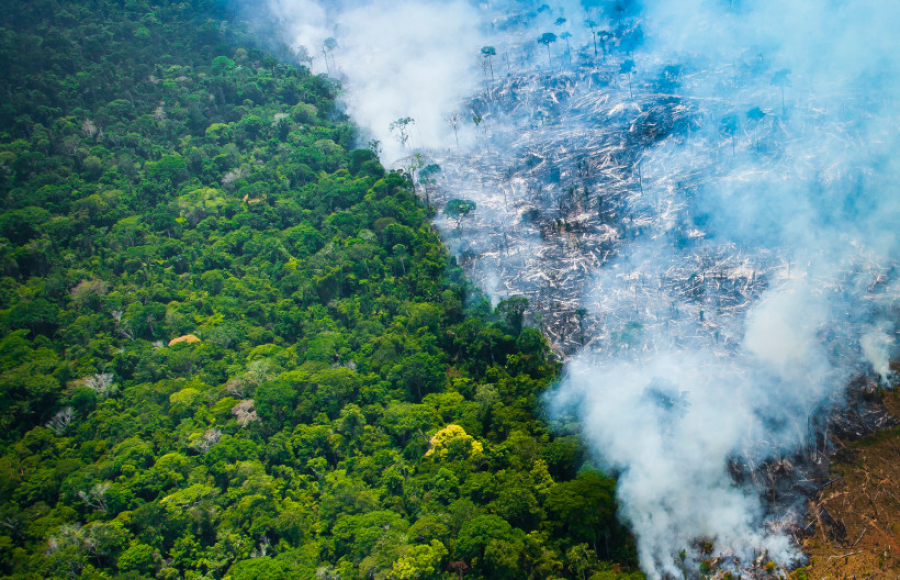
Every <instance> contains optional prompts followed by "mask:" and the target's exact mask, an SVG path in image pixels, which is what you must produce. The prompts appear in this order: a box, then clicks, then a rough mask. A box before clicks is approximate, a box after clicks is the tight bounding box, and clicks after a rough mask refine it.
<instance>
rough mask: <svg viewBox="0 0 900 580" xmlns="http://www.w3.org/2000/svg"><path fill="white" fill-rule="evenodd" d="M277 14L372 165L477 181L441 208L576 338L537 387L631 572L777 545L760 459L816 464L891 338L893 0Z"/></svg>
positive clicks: (505, 282)
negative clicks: (612, 505) (607, 477)
mask: <svg viewBox="0 0 900 580" xmlns="http://www.w3.org/2000/svg"><path fill="white" fill-rule="evenodd" d="M271 9H272V13H273V14H274V15H275V16H276V18H277V19H279V21H280V22H281V23H282V25H283V29H284V31H285V34H286V35H287V38H288V40H289V42H290V43H291V44H292V45H293V46H297V47H299V46H306V47H307V49H308V50H309V53H310V54H312V55H314V56H315V60H314V62H313V66H314V68H315V69H316V70H318V71H325V70H326V68H327V69H328V70H329V71H330V72H331V73H332V74H333V75H335V76H339V77H341V78H342V79H343V80H344V86H345V87H346V88H347V95H346V102H347V104H348V108H349V110H350V112H351V113H352V114H353V115H354V117H355V119H356V121H357V122H358V123H360V124H361V125H362V126H363V127H364V129H366V131H367V132H368V133H369V134H370V135H371V136H373V137H375V138H377V139H379V140H381V141H382V143H383V146H384V150H383V153H384V159H385V161H386V162H392V161H394V160H396V159H397V158H399V157H404V156H408V155H410V154H411V153H413V152H420V153H422V154H423V155H428V156H431V157H432V158H433V159H434V160H436V161H438V162H440V164H441V165H442V166H443V172H442V178H441V180H442V181H441V183H440V184H439V185H440V189H438V190H433V189H432V190H431V191H430V193H431V199H432V201H436V202H437V204H438V206H439V209H440V205H441V203H443V202H445V201H446V200H447V199H448V198H454V197H457V198H467V199H472V200H474V201H476V202H477V209H476V211H475V212H474V213H473V214H472V215H471V216H466V217H465V218H464V219H450V218H447V217H442V216H439V218H438V220H437V224H438V226H439V227H440V228H442V231H443V233H444V235H445V239H446V240H447V242H448V244H449V245H450V247H451V249H452V250H453V251H454V252H456V253H457V255H459V256H460V258H461V260H462V261H463V263H464V264H465V265H466V266H467V268H468V269H469V271H470V273H471V274H472V275H473V276H475V277H476V279H477V280H478V281H479V282H480V283H481V284H482V286H483V287H484V288H485V290H486V291H488V292H489V293H491V294H492V295H493V296H495V297H496V298H498V299H502V298H504V297H506V296H507V295H510V294H524V295H526V296H528V297H529V299H530V300H531V304H532V307H533V308H534V310H535V312H534V317H533V320H534V322H535V323H538V324H541V326H542V328H543V329H544V330H545V331H546V332H547V333H548V335H549V336H550V337H551V339H552V340H553V342H554V344H555V345H556V346H557V347H558V348H559V349H560V350H561V351H564V352H567V353H570V354H573V356H572V357H571V358H570V359H569V360H568V365H567V370H566V377H565V380H564V381H563V383H562V385H561V386H560V387H559V388H558V389H557V390H556V391H555V392H553V393H552V394H551V395H550V396H549V397H548V405H549V408H550V409H551V412H552V413H553V414H554V416H555V417H557V418H559V419H560V420H561V421H567V420H569V419H572V418H574V419H575V420H576V421H577V424H578V425H580V429H581V431H582V432H583V433H584V435H585V437H586V440H587V441H588V442H589V443H590V444H591V445H592V447H593V449H594V450H595V451H596V453H597V458H598V461H599V462H600V463H601V464H602V465H604V466H605V467H606V468H608V469H611V470H614V471H615V472H616V473H617V474H618V476H619V498H620V501H621V505H622V516H623V518H625V519H626V520H627V521H628V522H629V523H630V524H631V525H632V527H633V529H634V530H635V532H636V534H637V536H638V542H639V551H640V558H641V565H642V567H643V569H644V570H645V571H646V572H647V573H648V575H649V576H650V577H651V578H659V577H661V576H663V575H666V574H670V575H678V576H680V575H681V574H682V570H683V569H684V568H686V567H690V566H691V561H692V560H694V559H695V558H696V559H699V555H698V551H697V549H696V548H695V546H696V541H697V540H698V539H700V538H704V539H709V540H712V541H714V542H715V549H714V550H715V551H714V553H715V555H718V556H722V557H725V558H726V559H727V558H731V559H732V560H731V561H732V562H733V566H734V567H738V568H740V567H747V566H752V561H753V560H754V558H756V557H757V556H761V555H763V554H764V553H766V554H767V558H772V559H775V560H776V561H777V562H779V563H781V564H788V563H790V561H791V560H793V559H794V558H796V557H797V553H796V552H795V548H793V547H792V545H791V542H790V541H789V535H788V534H787V532H786V531H784V526H785V525H786V524H788V523H791V522H793V521H795V520H796V519H797V518H798V517H799V516H800V515H801V514H799V513H794V514H790V513H784V512H781V513H772V511H771V508H767V507H766V506H765V504H764V502H763V501H762V500H761V496H762V494H763V493H764V492H765V490H766V488H767V487H771V486H772V480H771V479H767V478H766V477H765V476H764V475H763V474H762V473H763V471H765V472H766V473H771V472H772V469H768V470H767V471H766V470H763V469H762V468H761V467H760V466H764V465H768V466H772V465H777V466H778V468H777V469H776V471H778V470H781V472H782V473H789V472H790V471H791V469H792V467H791V464H790V462H796V461H801V462H802V461H816V460H817V458H818V453H817V452H813V453H810V452H809V451H808V450H809V449H810V448H816V449H817V448H818V444H817V442H816V441H815V439H816V434H815V428H814V425H815V424H816V422H817V418H821V417H822V416H824V414H826V413H827V412H828V411H830V410H831V409H833V408H834V407H835V406H837V405H839V404H840V402H841V401H842V397H843V395H842V393H843V391H844V388H845V385H846V383H847V381H848V379H849V378H850V377H851V376H852V375H853V374H855V373H859V372H861V371H865V370H866V369H874V371H875V372H877V373H880V374H881V375H882V376H886V375H887V374H888V372H889V366H888V361H889V359H890V356H891V353H892V352H893V350H894V349H895V340H896V336H897V332H896V327H895V325H894V320H896V314H897V311H896V299H897V292H896V282H895V281H896V269H897V250H898V245H897V238H896V234H895V231H896V229H897V224H898V223H900V220H898V218H900V196H898V195H897V192H896V184H897V183H898V182H900V181H898V178H900V171H898V161H897V156H896V155H895V154H894V153H895V152H896V151H897V150H898V146H900V123H898V113H897V112H896V109H895V106H894V98H895V96H896V94H897V88H898V84H897V83H898V78H897V76H898V69H897V67H896V66H895V60H896V55H897V54H900V35H896V34H895V33H894V31H893V29H892V27H893V26H894V23H896V22H900V4H896V3H893V2H885V1H883V0H858V1H854V2H849V1H826V2H822V1H820V0H795V1H793V2H783V1H779V2H775V1H774V0H646V1H645V2H644V3H643V7H642V8H641V9H640V10H638V9H637V8H636V6H635V3H633V2H626V1H624V0H622V1H619V2H587V1H585V2H581V3H576V2H569V3H567V2H548V3H547V4H542V3H539V2H529V1H525V0H521V1H513V0H509V1H506V2H498V1H493V2H486V3H480V4H477V5H476V4H474V3H466V2H463V1H462V0H459V1H455V2H439V1H436V0H432V1H424V2H422V1H420V2H411V1H410V2H400V3H388V2H379V1H373V2H365V3H362V4H360V3H349V2H348V3H347V4H346V5H342V4H340V3H333V4H317V3H315V2H311V1H306V0H298V1H295V2H290V1H288V0H271ZM548 32H552V33H553V34H554V35H555V36H554V39H553V40H552V41H550V40H549V39H545V40H547V42H545V43H544V44H540V43H538V42H537V39H538V38H539V37H540V36H541V35H542V34H545V33H548ZM595 32H603V33H604V34H601V35H597V36H593V34H594V33H595ZM330 37H334V38H335V39H336V40H337V44H338V48H332V49H330V50H329V52H328V56H327V57H326V56H324V54H323V51H322V47H323V46H324V45H325V44H326V39H327V38H330ZM485 45H491V46H492V47H494V48H495V52H496V54H495V55H487V56H482V54H481V52H480V51H481V47H482V46H485ZM326 61H327V66H326ZM404 117H411V118H414V119H415V124H410V125H409V126H408V129H409V132H408V137H409V138H408V140H407V141H406V142H405V143H404V142H403V138H402V136H401V133H400V131H398V130H394V131H392V130H391V129H390V125H391V123H392V122H394V121H396V120H397V119H402V118H404ZM448 119H451V122H449V123H448ZM455 133H456V134H458V135H459V140H460V142H459V144H457V141H456V136H455ZM422 187H433V186H428V185H423V186H422ZM867 365H869V366H867ZM800 450H804V451H803V453H798V452H799V451H800ZM787 460H790V461H787ZM682 550H685V552H682ZM679 554H684V557H682V556H680V555H679Z"/></svg>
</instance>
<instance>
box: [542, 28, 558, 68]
mask: <svg viewBox="0 0 900 580" xmlns="http://www.w3.org/2000/svg"><path fill="white" fill-rule="evenodd" d="M554 42H556V35H555V34H553V33H552V32H545V33H544V34H542V35H541V36H540V38H538V43H539V44H543V45H544V46H546V47H547V64H550V65H552V64H553V63H552V61H551V60H550V45H551V44H553V43H554Z"/></svg>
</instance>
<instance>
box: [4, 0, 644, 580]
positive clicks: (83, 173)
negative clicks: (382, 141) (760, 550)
mask: <svg viewBox="0 0 900 580" xmlns="http://www.w3.org/2000/svg"><path fill="white" fill-rule="evenodd" d="M0 26H2V28H0V55H2V61H0V64H2V66H0V80H2V83H3V86H4V87H5V92H6V94H5V96H4V98H3V99H0V131H2V133H0V203H2V214H0V330H2V339H0V408H2V409H3V414H2V417H0V426H2V429H0V577H2V578H8V579H26V578H27V579H32V578H33V579H37V578H42V579H43V578H87V579H102V578H129V579H143V578H158V579H167V580H168V579H176V578H185V579H199V578H215V579H219V578H231V579H233V580H242V579H254V578H267V579H272V580H278V579H280V578H297V579H300V578H303V579H307V578H312V577H317V578H320V579H324V578H343V579H351V578H378V579H414V578H420V579H430V578H456V577H466V578H476V579H477V578H491V579H498V580H502V579H505V578H510V579H511V578H522V577H528V578H544V579H550V578H582V579H588V578H591V579H593V580H606V579H613V578H631V577H635V578H636V577H639V574H638V573H636V572H635V573H629V571H630V570H633V562H634V553H633V546H632V543H631V540H630V538H629V535H628V534H627V532H626V531H625V530H623V529H622V528H621V526H619V525H618V524H617V523H616V520H615V516H614V511H615V508H614V503H613V493H614V483H613V481H612V480H610V479H609V478H607V477H605V476H604V475H603V474H601V473H599V472H597V471H592V470H590V469H580V468H581V467H582V466H583V464H584V457H583V454H584V453H583V450H582V448H581V447H580V445H579V443H578V441H577V438H576V437H574V436H571V435H569V436H555V435H554V434H553V433H551V432H549V431H548V427H547V425H546V424H545V423H543V422H542V421H541V420H540V419H539V418H538V417H537V416H536V412H537V410H538V397H539V395H540V393H541V392H542V391H543V390H544V389H546V388H547V386H548V384H549V382H550V381H551V380H552V378H553V377H554V376H555V374H556V373H557V372H558V365H557V364H556V363H555V362H554V360H553V358H552V357H551V355H550V354H549V352H548V349H547V343H546V341H545V340H544V338H543V337H542V336H541V335H540V333H539V332H537V331H536V330H534V329H532V328H527V327H523V326H522V323H521V310H522V309H521V304H520V303H521V300H520V299H513V300H512V301H511V302H509V303H507V304H503V303H501V305H500V308H498V309H497V310H494V309H492V308H491V306H490V304H489V303H488V302H487V301H486V300H485V299H483V298H482V297H481V296H480V295H479V294H478V293H477V291H475V290H474V289H473V288H472V287H471V286H470V285H469V283H468V282H467V281H466V280H465V278H464V277H463V274H462V272H461V270H460V269H459V268H458V267H457V266H456V264H455V262H454V261H453V260H452V259H451V258H449V257H448V255H447V252H446V250H445V249H444V248H443V247H442V245H441V243H440V241H439V240H438V238H437V237H436V235H435V233H434V231H433V229H432V228H431V226H430V225H429V222H428V217H429V216H428V215H427V212H426V209H425V207H424V206H423V204H421V203H420V202H419V200H418V199H417V198H416V196H415V195H414V192H413V190H412V188H411V184H410V182H409V180H408V179H407V178H406V177H405V176H404V175H402V174H398V173H393V172H392V173H386V172H385V170H384V168H383V167H382V166H381V165H380V164H379V162H378V159H377V158H376V157H375V155H374V154H373V153H372V152H370V151H368V150H364V149H354V143H355V142H356V139H355V129H354V127H353V126H352V125H351V124H350V123H349V122H348V120H347V119H346V118H345V116H344V115H343V114H342V113H341V112H340V110H339V108H338V107H336V105H335V92H336V86H335V85H334V83H333V82H332V81H331V80H329V79H327V78H325V77H322V76H314V75H311V74H310V73H309V71H308V70H307V69H305V68H303V67H298V66H294V65H290V64H285V62H282V61H280V60H279V59H277V58H275V57H274V56H273V55H272V54H270V53H268V52H266V51H264V50H261V49H260V48H258V47H257V46H256V45H255V44H254V42H253V39H252V38H251V37H250V36H249V35H247V34H246V33H245V32H244V31H243V29H242V28H241V26H240V25H239V24H238V23H236V22H235V21H234V20H233V19H230V15H229V14H228V13H226V12H225V11H224V10H223V9H222V8H221V7H220V6H219V5H218V3H217V2H214V1H212V0H193V1H186V2H181V3H177V2H162V1H149V0H124V1H116V0H92V1H86V2H75V1H66V0H30V1H29V2H17V3H14V4H13V5H11V6H8V7H7V8H6V10H5V12H4V13H2V14H0Z"/></svg>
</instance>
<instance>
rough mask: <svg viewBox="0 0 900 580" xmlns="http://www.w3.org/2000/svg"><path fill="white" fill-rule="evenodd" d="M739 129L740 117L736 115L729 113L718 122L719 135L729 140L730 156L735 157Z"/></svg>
mask: <svg viewBox="0 0 900 580" xmlns="http://www.w3.org/2000/svg"><path fill="white" fill-rule="evenodd" d="M740 128H741V117H740V116H739V115H738V114H737V113H729V114H728V115H725V116H724V117H722V120H721V121H720V122H719V133H721V134H722V135H723V136H725V137H728V138H730V140H731V156H732V157H734V155H735V147H736V140H737V133H738V131H739V130H740Z"/></svg>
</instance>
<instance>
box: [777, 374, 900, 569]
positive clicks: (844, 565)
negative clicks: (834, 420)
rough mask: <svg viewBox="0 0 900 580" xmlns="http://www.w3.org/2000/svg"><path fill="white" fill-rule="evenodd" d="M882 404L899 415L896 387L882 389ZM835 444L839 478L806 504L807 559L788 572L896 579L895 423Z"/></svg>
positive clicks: (898, 466) (899, 436)
mask: <svg viewBox="0 0 900 580" xmlns="http://www.w3.org/2000/svg"><path fill="white" fill-rule="evenodd" d="M884 404H885V406H886V407H887V409H888V410H889V411H890V412H891V413H893V414H894V415H897V416H898V417H900V393H898V392H892V393H887V394H886V395H885V396H884ZM835 444H836V445H837V446H838V448H839V449H840V451H839V452H838V453H837V455H836V457H835V459H834V464H833V465H832V471H833V475H832V479H836V478H840V479H837V480H836V481H833V482H831V483H829V484H827V485H825V487H823V488H822V490H820V491H819V493H818V496H817V497H816V498H815V500H814V501H813V503H812V505H811V506H810V517H811V518H812V524H813V534H812V535H811V536H810V537H809V538H807V539H806V541H805V542H804V546H803V547H804V550H805V551H806V553H807V554H808V555H809V557H810V563H809V565H808V566H807V567H806V568H802V569H800V570H797V571H795V572H794V573H793V574H792V577H793V578H795V579H797V580H802V579H803V578H808V579H809V580H824V579H834V580H843V579H846V580H865V579H872V580H875V579H878V580H881V579H885V580H888V579H889V580H898V579H900V428H893V429H887V430H885V431H882V432H879V433H877V434H875V435H873V436H871V437H866V438H863V439H860V440H859V441H855V442H852V443H845V442H842V441H840V440H835ZM804 572H805V574H806V575H805V576H804V575H803V574H804Z"/></svg>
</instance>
